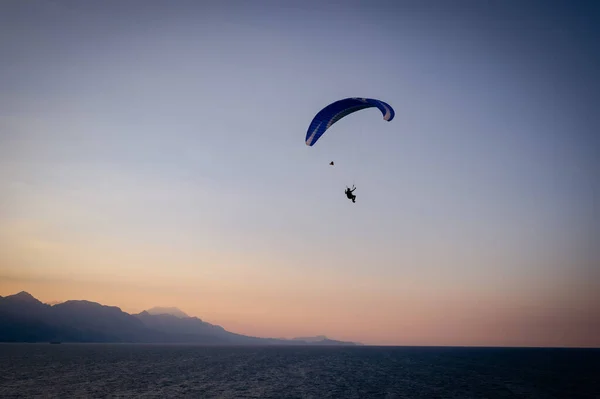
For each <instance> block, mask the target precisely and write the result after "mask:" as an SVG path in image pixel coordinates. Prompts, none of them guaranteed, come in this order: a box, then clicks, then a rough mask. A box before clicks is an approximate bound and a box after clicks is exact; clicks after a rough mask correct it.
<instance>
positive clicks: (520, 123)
mask: <svg viewBox="0 0 600 399" xmlns="http://www.w3.org/2000/svg"><path fill="white" fill-rule="evenodd" d="M599 7H600V6H598V5H597V4H596V3H594V2H587V3H586V2H536V1H529V2H517V1H492V2H478V1H457V2H442V1H379V2H378V1H369V2H367V1H364V2H358V1H348V2H344V3H343V4H342V3H337V2H276V1H271V2H266V1H258V2H252V4H250V3H243V2H227V1H222V2H193V1H177V2H160V1H147V2H141V1H131V2H126V3H124V2H117V1H107V2H102V3H99V2H79V1H55V0H54V1H29V0H25V1H7V2H3V3H2V5H1V6H0V10H1V11H2V12H0V15H2V16H0V37H1V39H0V54H1V57H0V58H1V61H0V70H1V73H0V92H2V96H0V190H1V191H0V194H1V196H0V224H2V225H4V228H3V229H2V232H1V233H2V237H3V241H4V242H5V243H6V244H5V245H4V246H3V247H2V248H1V249H2V251H1V252H0V255H1V256H0V261H1V262H2V263H1V264H0V275H3V276H4V277H5V279H6V281H9V280H10V279H12V280H11V281H16V282H18V284H20V285H24V286H27V284H30V283H31V284H33V283H32V282H34V281H38V280H40V279H42V280H44V279H50V280H51V281H52V282H49V283H47V284H46V285H44V286H43V287H41V286H35V287H37V288H38V289H39V290H41V291H40V292H42V293H43V294H42V295H45V296H47V298H46V299H48V300H54V299H57V298H58V297H60V295H61V293H65V292H68V291H65V287H67V286H69V284H79V283H81V282H82V281H88V282H89V281H92V282H94V281H99V280H102V281H104V282H105V283H106V284H107V285H110V284H111V283H112V282H115V281H119V282H125V284H127V282H129V283H131V284H134V281H136V280H137V279H139V278H140V275H144V276H146V277H147V278H148V284H150V283H152V284H154V285H153V287H155V289H154V291H153V293H154V294H156V293H157V292H159V291H160V290H161V289H162V290H164V292H167V291H168V289H167V288H165V287H166V285H164V286H161V281H162V282H163V283H164V284H167V283H166V281H167V280H168V281H169V284H171V288H170V289H171V291H169V292H170V294H169V295H167V296H165V297H164V298H166V299H167V300H169V301H171V303H154V302H152V296H151V295H150V294H151V293H148V299H147V304H148V305H149V306H148V307H150V306H154V305H178V306H180V307H182V308H183V309H184V310H185V311H187V312H188V313H194V312H196V313H202V314H199V316H203V315H206V314H207V313H208V314H209V315H210V316H211V317H213V319H215V320H216V321H219V322H222V323H224V324H226V322H225V321H224V319H223V320H221V319H219V317H221V315H223V314H224V312H225V311H226V310H227V312H229V314H230V319H227V320H229V321H231V323H233V321H232V320H235V322H236V323H238V324H235V326H236V327H239V329H241V330H242V331H240V332H244V331H251V332H256V333H257V334H259V333H260V334H262V335H273V336H275V335H281V334H287V333H290V334H292V332H291V331H292V330H293V331H298V334H300V333H303V334H304V333H313V332H314V333H321V332H323V330H327V331H330V332H331V333H332V334H334V335H335V334H337V335H338V336H339V335H344V334H346V332H347V331H350V332H348V333H347V334H348V336H347V337H346V336H345V337H344V338H349V339H355V340H361V339H362V340H366V341H369V340H371V341H372V342H385V343H396V344H397V343H403V342H408V341H410V342H413V341H414V342H417V338H414V340H413V341H411V340H410V339H409V338H408V337H410V334H409V333H408V332H406V326H404V325H403V327H402V328H401V327H399V326H400V325H401V324H402V323H401V322H400V321H398V323H396V324H394V325H393V326H391V325H390V320H396V318H398V320H408V319H410V320H417V319H419V316H418V314H421V315H423V314H425V313H426V312H425V310H423V309H425V308H427V309H433V310H431V312H430V313H431V314H429V313H428V314H427V316H423V318H425V319H427V320H429V321H427V322H425V321H422V320H421V327H422V328H421V329H415V330H414V334H413V335H414V337H417V336H418V335H419V334H421V336H423V331H434V330H436V329H438V324H436V322H435V320H439V317H440V316H439V315H440V314H441V313H443V310H442V308H441V307H440V306H438V305H439V303H441V302H448V301H452V300H453V298H454V299H456V298H459V299H456V301H457V303H459V305H456V310H455V312H457V313H460V312H461V310H460V309H463V310H464V309H466V308H464V306H467V305H465V304H473V303H474V302H480V303H483V302H485V301H486V300H489V301H490V302H489V304H488V305H486V306H487V307H482V309H481V314H482V316H481V320H482V321H481V325H477V326H471V327H469V328H471V330H470V331H484V330H485V328H484V327H482V326H485V325H489V323H488V324H486V321H485V320H487V319H486V317H488V318H489V317H491V316H490V315H492V314H494V313H495V312H497V311H498V309H512V310H511V311H510V312H509V313H510V317H509V316H507V320H508V319H510V322H509V321H506V323H509V324H510V323H513V322H514V323H516V322H515V321H514V320H517V319H518V320H521V318H523V317H524V318H526V319H527V318H530V316H527V317H526V316H524V315H525V314H529V313H527V312H528V311H529V310H528V311H525V310H523V309H525V308H527V306H530V308H531V309H534V310H530V311H531V312H533V314H544V315H546V314H548V315H555V313H554V312H558V314H559V316H556V317H554V316H548V317H549V318H550V319H552V320H555V321H553V322H554V323H555V325H554V327H553V328H562V327H564V326H566V325H567V324H571V325H573V323H574V322H570V321H569V322H567V321H565V320H566V319H565V317H567V315H568V314H578V315H581V320H579V319H578V320H579V321H577V323H579V324H577V323H575V324H577V326H578V327H576V328H575V331H576V332H577V333H576V334H575V333H574V334H575V335H574V337H575V338H573V339H572V341H570V342H576V341H577V340H578V339H579V341H577V342H583V341H585V342H589V339H590V338H589V337H587V335H586V333H585V331H589V328H590V325H591V324H590V323H596V324H594V325H598V323H599V321H598V319H597V317H595V318H593V317H587V318H586V315H588V316H589V315H591V314H594V313H595V314H599V313H596V312H595V311H596V310H597V309H596V308H593V306H592V305H591V304H593V303H596V301H597V299H598V294H597V292H599V291H600V290H599V289H600V287H598V281H600V272H599V266H598V265H600V253H599V252H598V249H597V245H596V242H597V237H600V228H599V227H598V226H600V223H599V222H600V220H599V217H598V205H597V199H598V187H599V182H600V161H599V160H598V156H597V155H598V153H599V149H600V139H599V138H598V131H599V127H600V121H599V116H598V113H597V110H598V105H599V104H600V80H599V78H598V72H597V71H598V70H600V51H599V50H600V49H599V45H598V43H599V41H598V38H599V32H598V15H599ZM354 96H359V97H372V98H378V99H381V100H383V101H386V102H388V103H389V104H391V105H392V106H393V107H394V109H395V111H396V118H395V119H394V120H393V121H392V122H390V123H387V122H384V121H383V120H382V118H381V115H380V113H379V111H377V110H376V109H371V110H365V111H362V112H358V113H355V114H352V115H350V116H348V117H347V118H345V119H343V120H341V121H340V122H338V123H337V124H336V125H334V127H332V128H331V129H330V131H328V132H327V133H326V134H325V135H324V136H323V137H322V138H321V140H320V141H319V142H318V143H317V144H316V145H315V146H314V147H307V146H306V145H305V144H304V137H305V134H306V129H307V128H308V125H309V123H310V121H311V119H312V117H313V116H314V114H316V113H317V112H318V111H319V110H320V109H321V108H322V107H324V106H325V105H327V104H329V103H331V102H333V101H335V100H337V99H340V98H344V97H354ZM331 160H333V161H335V163H336V166H335V167H334V168H332V167H329V166H328V163H329V162H330V161H331ZM352 183H355V184H356V186H357V187H358V188H357V191H356V192H355V194H356V195H357V202H356V204H352V203H351V202H350V201H348V200H347V199H346V198H345V196H344V194H343V191H344V188H345V186H346V185H350V184H352ZM33 242H35V243H37V244H36V246H35V251H33V252H32V249H31V248H32V247H31V245H33V244H31V243H33ZM40 243H43V245H42V244H40ZM17 244H18V245H17ZM57 248H60V250H59V249H57ZM73 253H77V254H78V255H77V256H75V255H72V254H73ZM65 259H68V261H66V260H65ZM149 259H150V260H152V261H151V262H150V261H149ZM207 276H211V278H213V280H210V279H208V277H207ZM165 279H166V280H165ZM207 279H208V280H207ZM238 279H239V280H240V281H239V284H243V283H245V284H247V286H246V288H245V289H246V291H243V290H241V291H240V290H238V289H237V288H236V289H234V288H231V287H233V286H231V287H230V286H229V285H228V284H232V283H231V281H233V280H235V281H238ZM209 280H210V281H209ZM44 281H45V280H44ZM207 281H209V282H207ZM18 284H17V283H15V284H13V285H10V286H9V285H7V286H6V287H5V288H4V290H9V289H12V288H13V287H16V285H18ZM53 284H54V285H53ZM185 284H189V285H190V290H191V292H193V291H194V288H193V287H200V286H202V287H203V289H204V292H210V293H212V295H217V296H218V298H220V299H218V300H219V301H223V300H225V299H224V298H226V302H227V303H228V305H227V306H225V305H223V306H222V307H220V308H219V309H218V311H217V310H214V309H215V306H213V307H212V308H211V307H209V306H208V305H205V306H203V307H194V306H196V305H192V303H195V301H197V300H199V299H198V298H202V300H207V298H209V297H210V296H209V294H208V293H206V294H204V295H206V297H204V296H202V295H201V294H196V295H200V296H197V297H194V295H193V294H189V295H188V296H186V297H185V298H183V297H178V296H177V291H178V287H181V286H183V285H185ZM194 284H195V285H194ZM339 285H341V286H342V287H340V286H339ZM59 287H60V288H59ZM227 287H230V288H227ZM236 287H237V286H236ZM248 287H255V288H254V289H251V288H248ZM283 287H287V288H285V289H284V288H283ZM344 287H346V288H344ZM361 287H362V288H361ZM130 288H131V287H130ZM209 288H210V289H209ZM32 289H33V288H32ZM103 289H104V290H106V288H102V287H97V288H94V290H97V291H94V290H90V291H89V292H90V295H92V293H93V292H100V291H102V290H103ZM131 289H133V288H131ZM207 290H208V291H207ZM290 290H291V291H293V292H294V294H293V296H289V297H288V296H286V295H288V294H289V292H290ZM361 290H362V291H361ZM286 291H287V292H288V294H286ZM6 293H9V292H6ZM32 293H33V294H34V295H35V292H32ZM98 295H100V294H98ZM165 295H166V294H165ZM219 295H220V296H219ZM289 295H292V294H289ZM378 295H379V296H378ZM361 296H362V297H363V298H364V300H363V301H360V298H361ZM405 296H406V297H405ZM257 297H260V298H263V299H262V300H258V299H256V298H257ZM284 297H285V298H287V299H286V300H287V302H286V300H284V299H283V298H284ZM102 298H103V299H104V298H111V297H110V296H109V295H108V294H106V295H105V296H102ZM128 298H129V297H122V298H116V297H115V299H114V302H115V303H114V304H116V305H119V306H122V307H124V308H127V307H130V308H132V309H133V308H136V307H142V306H145V305H146V302H144V303H143V304H142V303H141V302H140V301H137V302H135V301H133V302H131V298H129V299H128ZM253 298H254V299H253ZM315 298H318V299H319V300H318V301H317V299H315ZM357 298H358V299H357ZM486 298H487V299H486ZM490 298H491V299H490ZM65 299H67V298H65ZM214 300H215V301H217V299H214ZM253 300H255V301H256V302H252V301H253ZM278 300H281V302H282V303H285V304H287V305H286V306H287V310H286V306H283V305H282V306H281V307H280V308H278V307H277V306H276V303H277V301H278ZM128 301H129V302H128ZM323 302H325V303H327V302H336V303H338V305H336V307H334V308H328V307H327V305H318V306H324V307H323V310H322V313H323V316H322V317H321V318H317V317H316V316H315V318H314V319H311V316H310V315H311V314H313V313H314V312H315V310H314V309H315V304H316V303H323ZM242 303H254V308H256V309H259V308H262V309H269V311H268V312H267V311H265V313H264V314H263V313H261V314H260V315H258V316H257V315H256V314H253V315H252V319H251V320H252V321H247V322H241V321H240V320H246V319H245V317H246V316H245V315H246V313H243V312H242V311H240V312H239V313H236V310H235V309H239V308H240V304H242ZM407 303H410V304H411V305H410V306H413V307H414V308H415V309H421V310H422V312H421V313H418V312H417V313H414V314H413V313H411V314H410V315H406V316H402V314H401V313H402V311H399V310H398V309H405V308H406V307H407ZM486 303H487V302H486ZM290 304H294V306H293V307H290ZM298 304H306V306H305V307H302V306H300V305H298ZM425 304H426V305H425ZM436 304H438V305H436ZM186 306H187V307H186ZM197 306H199V305H197ZM461 306H463V307H462V308H461ZM190 307H191V308H192V311H191V312H190ZM596 307H597V306H596ZM291 308H293V309H295V310H294V311H293V312H292V313H293V315H294V317H295V318H301V319H305V320H307V319H308V320H309V321H310V322H308V323H305V324H309V325H310V326H312V327H311V328H312V329H306V330H302V331H299V330H300V329H301V328H304V327H301V326H300V324H293V323H292V324H290V325H289V328H287V329H284V328H279V327H278V326H280V324H278V323H277V320H282V319H286V320H287V316H286V312H290V309H291ZM358 308H360V309H363V308H364V311H363V313H360V312H359V313H357V312H358V310H356V309H358ZM374 308H377V313H378V314H379V316H378V317H380V318H373V320H371V321H370V323H372V324H374V325H375V326H376V327H375V329H377V326H379V329H381V330H388V331H391V330H393V332H390V333H389V334H388V335H381V336H370V335H368V333H367V332H360V331H362V330H360V328H358V327H357V326H355V325H353V324H352V319H353V318H355V317H357V315H358V314H359V316H360V317H366V316H365V315H367V314H368V313H369V309H371V310H372V309H374ZM519 309H521V310H519ZM211 312H212V313H211ZM327 312H329V314H334V313H335V314H336V315H338V317H339V318H340V321H339V323H338V324H327V323H325V322H324V320H325V319H326V315H327V314H328V313H327ZM423 312H425V313H423ZM464 312H471V310H468V311H467V310H464ZM519 312H520V313H519ZM536 312H537V313H536ZM299 314H302V315H303V316H302V317H298V315H299ZM486 315H487V316H486ZM529 315H530V314H529ZM248 317H249V319H248V320H250V316H248ZM261 317H262V318H261ZM540 317H541V316H540ZM544 317H546V316H544ZM290 318H292V316H290ZM411 318H412V319H411ZM586 319H587V320H586ZM419 320H420V319H419ZM582 320H583V321H582ZM244 323H246V324H244ZM261 323H262V324H261ZM290 323H291V322H290ZM298 323H300V322H298ZM378 323H379V324H378ZM414 323H416V324H418V322H417V321H415V322H414ZM511 325H512V324H511ZM428 328H429V329H430V330H427V329H428ZM456 328H457V330H456V331H457V332H456V334H457V336H460V334H461V331H462V330H460V328H459V327H456ZM465 328H467V327H465ZM564 328H567V327H564ZM482 329H483V330H482ZM351 331H354V333H351ZM485 331H487V330H485ZM417 332H419V334H417ZM462 332H463V333H464V336H468V334H467V332H465V331H462ZM353 334H354V335H353ZM361 334H363V335H361ZM365 334H366V335H365ZM407 334H408V335H407ZM431 334H432V335H431V337H429V336H428V338H427V340H428V341H427V342H434V343H435V342H441V341H440V339H442V338H440V337H437V338H436V335H435V333H433V332H432V333H431ZM485 334H490V333H489V332H487V333H484V332H482V333H481V334H480V335H477V334H475V335H473V337H472V341H473V342H487V341H485V339H486V337H487V338H489V339H488V341H490V342H496V341H494V339H496V338H490V336H489V335H487V336H486V335H485ZM515 334H516V335H515V336H516V337H517V336H518V334H517V333H515ZM521 334H523V333H521ZM578 334H579V335H578ZM577 337H578V338H577ZM583 337H587V338H585V339H584V338H583ZM411 339H412V338H411ZM436 339H437V341H436ZM515 339H516V342H520V341H518V338H515ZM523 339H524V338H523ZM586 339H587V341H586ZM497 340H500V338H497ZM548 340H549V341H548V342H550V341H551V339H550V338H548ZM525 341H526V340H525ZM525 341H523V342H525ZM498 342H500V341H498ZM527 342H529V341H527ZM552 342H554V341H552ZM596 342H597V341H596Z"/></svg>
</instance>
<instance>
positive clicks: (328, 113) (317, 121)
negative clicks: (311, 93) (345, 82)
mask: <svg viewBox="0 0 600 399" xmlns="http://www.w3.org/2000/svg"><path fill="white" fill-rule="evenodd" d="M367 108H377V109H379V111H380V112H381V114H382V115H383V120H385V121H388V122H390V121H391V120H392V119H394V115H395V114H396V113H395V111H394V109H393V108H392V107H391V106H390V105H389V104H388V103H385V102H383V101H381V100H376V99H374V98H361V97H349V98H345V99H343V100H338V101H336V102H333V103H331V104H329V105H328V106H326V107H325V108H323V109H322V110H321V111H319V112H318V113H317V114H316V115H315V117H314V118H313V120H312V121H311V122H310V125H309V126H308V130H307V132H306V138H305V140H304V141H305V143H306V145H307V146H310V147H312V146H313V145H315V143H316V142H317V141H318V140H319V139H320V138H321V136H323V134H324V133H325V131H326V130H327V129H329V128H330V127H331V126H332V125H333V124H334V123H336V122H337V121H339V120H340V119H342V118H344V117H345V116H348V115H350V114H352V113H354V112H356V111H360V110H363V109H367ZM329 165H331V166H333V165H334V163H333V161H331V162H330V163H329ZM354 190H356V187H355V186H354V184H353V185H352V189H350V188H349V187H348V186H346V191H345V194H346V197H348V199H350V200H352V202H353V203H355V202H356V195H354V194H353V193H354Z"/></svg>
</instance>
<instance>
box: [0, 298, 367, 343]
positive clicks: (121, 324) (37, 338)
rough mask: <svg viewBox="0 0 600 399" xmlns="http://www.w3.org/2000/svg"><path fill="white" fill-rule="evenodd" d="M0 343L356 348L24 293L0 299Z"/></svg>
mask: <svg viewBox="0 0 600 399" xmlns="http://www.w3.org/2000/svg"><path fill="white" fill-rule="evenodd" d="M150 311H152V312H153V313H155V314H152V313H150ZM166 311H168V312H169V313H165V312H166ZM172 313H174V314H172ZM321 338H322V339H321ZM0 342H130V343H195V344H202V345H356V344H355V343H352V342H342V341H336V340H330V339H328V338H326V337H313V338H296V339H293V340H286V339H275V338H260V337H249V336H246V335H241V334H236V333H233V332H229V331H226V330H225V329H224V328H223V327H221V326H217V325H213V324H210V323H207V322H205V321H202V320H201V319H199V318H197V317H189V316H188V315H187V314H185V313H184V312H182V311H181V310H179V309H177V308H152V309H149V310H148V311H143V312H141V313H138V314H135V315H131V314H129V313H126V312H123V311H122V310H121V309H119V308H118V307H116V306H105V305H101V304H99V303H96V302H90V301H74V300H71V301H66V302H62V303H57V304H55V305H48V304H45V303H42V302H40V301H39V300H37V299H36V298H34V297H33V296H32V295H30V294H29V293H27V292H20V293H18V294H15V295H10V296H6V297H0Z"/></svg>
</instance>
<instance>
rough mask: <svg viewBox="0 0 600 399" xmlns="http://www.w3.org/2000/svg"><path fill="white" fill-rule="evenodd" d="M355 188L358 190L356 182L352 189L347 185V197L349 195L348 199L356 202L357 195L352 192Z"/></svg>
mask: <svg viewBox="0 0 600 399" xmlns="http://www.w3.org/2000/svg"><path fill="white" fill-rule="evenodd" d="M354 190H356V187H354V184H353V185H352V189H350V188H349V187H348V186H346V191H345V193H346V197H348V199H351V200H352V202H356V195H354V194H352V193H353V192H354Z"/></svg>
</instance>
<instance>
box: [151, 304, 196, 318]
mask: <svg viewBox="0 0 600 399" xmlns="http://www.w3.org/2000/svg"><path fill="white" fill-rule="evenodd" d="M146 312H147V313H149V314H151V315H159V314H169V315H171V316H175V317H179V318H180V319H184V318H187V317H190V316H188V315H187V314H185V312H183V311H182V310H180V309H178V308H174V307H171V308H164V307H160V306H155V307H153V308H152V309H148V310H146Z"/></svg>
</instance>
